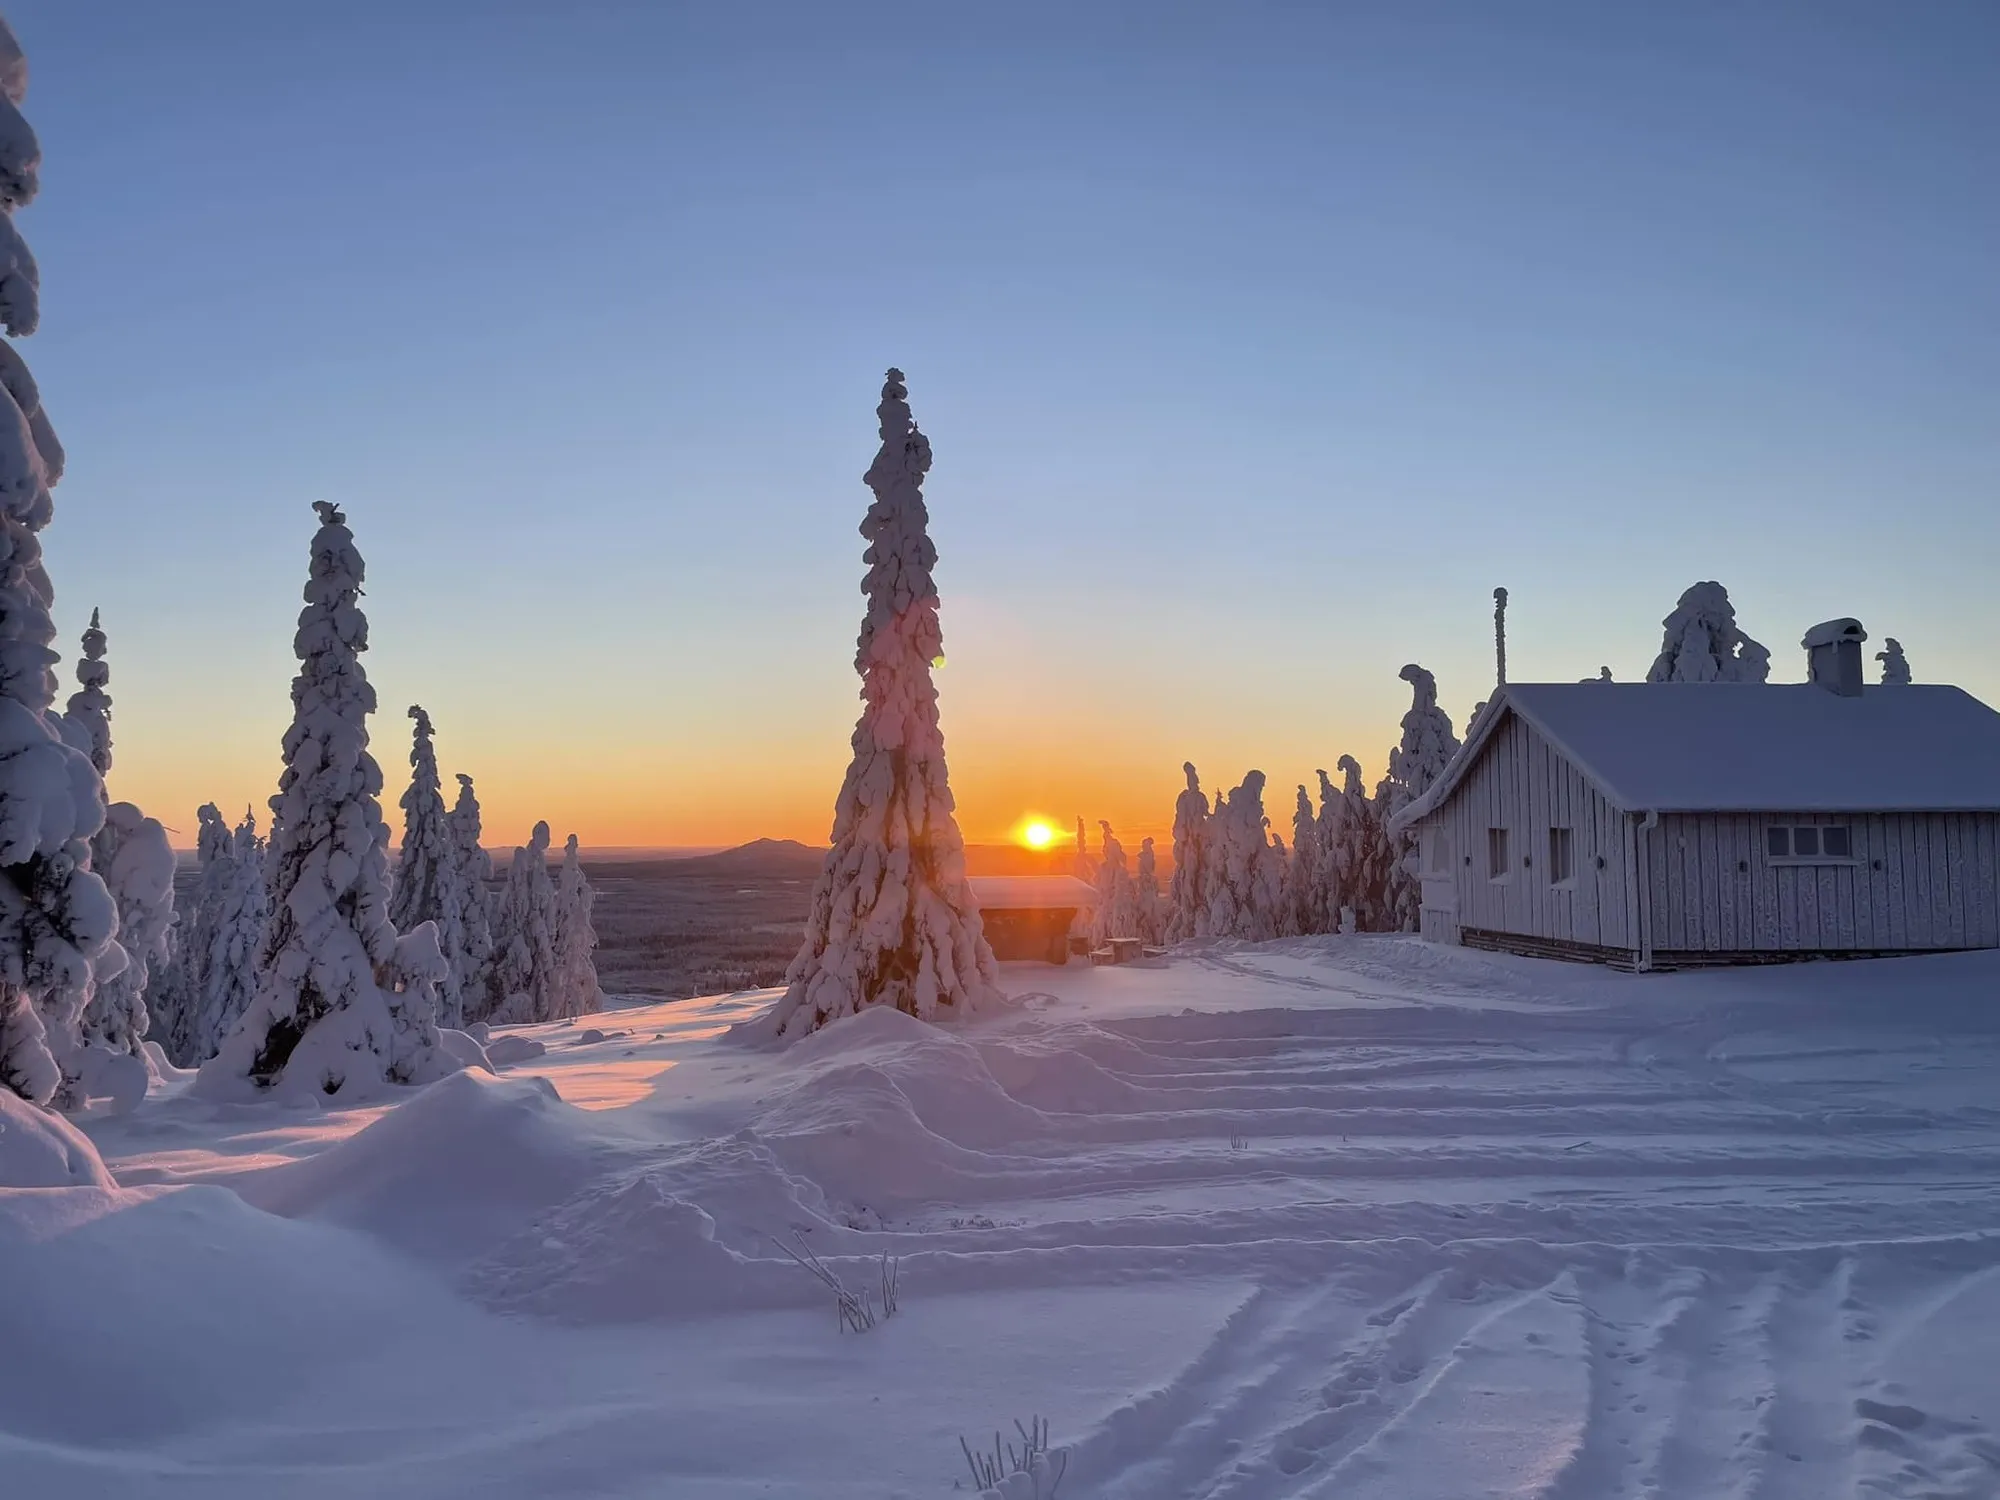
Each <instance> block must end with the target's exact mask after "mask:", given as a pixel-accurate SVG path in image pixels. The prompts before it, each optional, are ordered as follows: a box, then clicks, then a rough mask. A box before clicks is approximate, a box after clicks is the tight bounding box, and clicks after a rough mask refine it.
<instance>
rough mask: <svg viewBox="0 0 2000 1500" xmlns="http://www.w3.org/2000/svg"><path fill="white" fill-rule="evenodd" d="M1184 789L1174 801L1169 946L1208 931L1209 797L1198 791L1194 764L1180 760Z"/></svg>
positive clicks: (1167, 937) (1168, 910)
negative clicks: (1206, 866)
mask: <svg viewBox="0 0 2000 1500" xmlns="http://www.w3.org/2000/svg"><path fill="white" fill-rule="evenodd" d="M1181 772H1182V774H1183V775H1185V776H1186V777H1187V789H1186V790H1185V791H1183V792H1182V793H1181V794H1180V796H1179V797H1178V798H1176V799H1175V801H1174V870H1173V874H1172V875H1171V876H1170V877H1169V879H1168V885H1167V932H1166V939H1167V941H1168V942H1170V943H1185V942H1189V941H1191V940H1193V939H1195V938H1205V937H1207V936H1208V935H1209V932H1208V902H1207V897H1206V892H1207V888H1208V874H1207V871H1206V869H1205V868H1204V867H1205V865H1206V864H1207V858H1206V855H1207V845H1208V833H1209V827H1208V824H1209V811H1208V796H1207V794H1206V793H1205V792H1203V791H1202V789H1201V778H1200V777H1199V776H1197V775H1196V774H1195V769H1194V762H1193V761H1183V762H1182V763H1181Z"/></svg>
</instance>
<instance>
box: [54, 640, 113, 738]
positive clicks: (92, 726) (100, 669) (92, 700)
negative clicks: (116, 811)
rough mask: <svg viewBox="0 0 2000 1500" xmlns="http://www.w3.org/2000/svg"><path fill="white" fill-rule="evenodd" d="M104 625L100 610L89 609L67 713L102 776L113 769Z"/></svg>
mask: <svg viewBox="0 0 2000 1500" xmlns="http://www.w3.org/2000/svg"><path fill="white" fill-rule="evenodd" d="M104 645H105V641H104V628H103V626H102V625H100V624H99V623H98V612H97V611H96V610H94V609H93V610H92V611H91V612H90V628H89V629H87V630H85V631H84V633H83V656H82V658H81V659H80V660H79V661H78V662H77V664H76V680H77V681H78V682H79V683H81V684H82V687H81V689H80V690H79V691H77V692H74V693H71V694H70V697H69V708H68V711H67V714H66V715H65V716H66V717H67V718H68V719H69V721H70V722H71V723H72V724H74V725H75V726H76V731H75V732H76V733H77V735H79V736H80V737H81V741H82V743H80V744H79V745H78V746H77V748H78V749H80V750H83V751H84V752H85V753H86V754H87V755H89V757H90V763H91V764H92V765H93V766H95V767H97V774H98V775H99V776H106V775H109V774H110V772H111V695H110V694H109V693H107V692H105V691H104V690H105V688H106V687H108V686H109V685H110V683H111V668H110V667H109V666H107V665H106V664H105V661H104Z"/></svg>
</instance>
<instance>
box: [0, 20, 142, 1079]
mask: <svg viewBox="0 0 2000 1500" xmlns="http://www.w3.org/2000/svg"><path fill="white" fill-rule="evenodd" d="M27 86H28V68H27V63H26V61H25V60H24V59H23V58H22V56H21V48H20V44H19V43H17V42H16V41H15V40H14V34H13V32H12V31H11V30H9V29H8V28H7V26H6V23H5V22H4V21H0V330H4V331H5V332H6V334H7V335H8V336H9V337H10V338H22V337H25V336H27V335H29V334H31V333H33V332H34V331H35V327H36V325H37V324H38V323H39V321H40V318H41V299H40V291H39V281H40V277H39V274H38V273H37V271H36V268H35V258H34V256H33V255H31V254H29V252H28V247H27V245H26V244H25V243H23V242H22V240H21V237H20V234H19V233H18V232H17V231H16V229H15V227H14V217H13V216H14V210H15V209H17V208H19V207H21V206H22V205H23V204H25V203H28V202H30V201H31V200H32V199H33V198H34V196H35V191H36V188H37V187H38V186H39V184H40V175H41V158H42V153H41V146H40V145H39V143H38V142H37V141H36V139H35V132H34V130H33V129H32V128H31V127H30V126H29V124H28V122H27V121H26V120H24V119H23V118H22V117H21V113H20V109H19V106H20V103H21V100H22V99H23V97H25V95H26V93H27ZM0 391H4V393H5V395H4V397H0V1088H7V1089H10V1090H12V1091H13V1092H14V1093H16V1094H19V1095H20V1096H21V1097H23V1098H25V1099H28V1100H30V1101H32V1102H34V1103H37V1104H40V1103H46V1102H47V1101H49V1100H50V1099H52V1098H54V1097H55V1096H56V1094H57V1091H58V1090H59V1089H60V1088H61V1087H62V1085H63V1081H64V1078H63V1067H64V1064H65V1061H66V1060H68V1059H70V1058H72V1057H73V1056H74V1054H75V1052H76V1049H77V1047H78V1046H79V1044H80V1041H81V1031H80V1025H79V1023H80V1020H81V1017H82V1014H83V1007H84V1004H85V1002H86V1001H87V1000H88V998H89V995H90V988H91V983H92V980H93V977H94V975H93V966H94V965H95V963H96V962H97V960H98V959H99V958H100V957H101V956H104V955H105V954H106V950H107V947H108V945H109V944H110V942H111V937H112V932H113V929H114V928H115V926H116V924H117V916H116V912H115V908H114V907H113V905H112V901H111V895H110V892H108V891H107V890H106V889H105V888H104V882H103V881H101V880H100V879H98V877H97V876H96V875H94V874H92V873H91V870H90V845H89V840H90V838H91V837H92V836H93V835H94V834H95V833H96V832H97V830H98V829H99V828H101V827H102V826H103V824H104V783H103V779H102V777H101V776H100V775H99V773H98V771H97V769H96V768H95V767H94V766H93V765H92V764H91V763H90V759H89V757H88V756H86V755H81V754H78V753H77V751H76V750H75V749H74V748H73V747H72V746H70V745H69V744H68V743H66V742H65V740H64V738H63V734H62V731H61V728H60V725H59V723H58V721H57V717H56V715H55V714H54V713H53V712H52V711H51V705H52V704H53V703H54V701H55V694H56V679H55V672H54V670H53V668H54V665H55V662H56V659H57V658H56V653H55V651H54V650H53V649H51V647H52V643H53V642H54V640H55V624H54V621H52V620H51V619H50V617H49V606H50V603H51V602H52V601H53V599H54V597H55V591H54V589H53V588H51V586H50V584H49V576H48V572H47V570H46V569H45V568H44V567H43V566H42V546H41V537H40V532H41V530H42V528H43V527H45V526H47V525H48V523H49V520H50V518H51V517H52V515H53V514H54V510H55V501H54V497H53V495H52V494H51V491H52V490H53V489H54V487H55V485H56V483H57V482H58V481H59V480H60V479H61V478H62V469H63V450H62V444H61V443H59V442H58V441H57V440H56V435H55V429H54V428H53V427H52V426H50V424H49V419H48V417H47V416H46V415H45V414H44V413H43V411H42V398H41V393H40V391H39V390H38V389H37V388H36V385H35V379H34V377H33V376H32V375H31V374H29V373H28V367H27V364H26V363H25V362H24V361H23V360H22V359H21V356H20V355H19V354H18V353H16V352H15V350H14V347H13V345H11V344H9V343H5V342H0Z"/></svg>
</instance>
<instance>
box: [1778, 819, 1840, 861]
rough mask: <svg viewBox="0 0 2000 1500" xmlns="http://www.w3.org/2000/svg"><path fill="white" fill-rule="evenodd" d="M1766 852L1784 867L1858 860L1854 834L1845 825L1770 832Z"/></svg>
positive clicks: (1796, 826)
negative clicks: (1787, 865)
mask: <svg viewBox="0 0 2000 1500" xmlns="http://www.w3.org/2000/svg"><path fill="white" fill-rule="evenodd" d="M1764 851H1765V853H1766V854H1768V855H1769V856H1770V858H1771V859H1772V860H1773V861H1776V862H1779V863H1783V864H1802V863H1803V864H1844V863H1845V862H1846V861H1848V860H1850V859H1852V858H1853V857H1854V834H1853V831H1852V830H1851V829H1850V828H1849V827H1848V826H1847V825H1846V824H1845V823H1794V824H1792V825H1791V826H1790V827H1784V826H1780V827H1776V828H1767V829H1765V830H1764Z"/></svg>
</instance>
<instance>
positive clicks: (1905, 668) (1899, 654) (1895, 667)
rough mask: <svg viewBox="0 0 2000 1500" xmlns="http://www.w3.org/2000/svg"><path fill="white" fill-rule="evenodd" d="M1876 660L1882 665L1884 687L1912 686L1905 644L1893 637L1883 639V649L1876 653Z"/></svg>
mask: <svg viewBox="0 0 2000 1500" xmlns="http://www.w3.org/2000/svg"><path fill="white" fill-rule="evenodd" d="M1875 660H1877V661H1879V662H1880V663H1882V686H1883V687H1908V686H1909V685H1910V663H1909V659H1908V658H1907V657H1905V656H1904V655H1903V643H1902V642H1901V641H1899V640H1897V639H1896V638H1895V637H1894V636H1893V635H1891V636H1885V637H1883V640H1882V649H1881V650H1880V651H1877V652H1876V653H1875Z"/></svg>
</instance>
